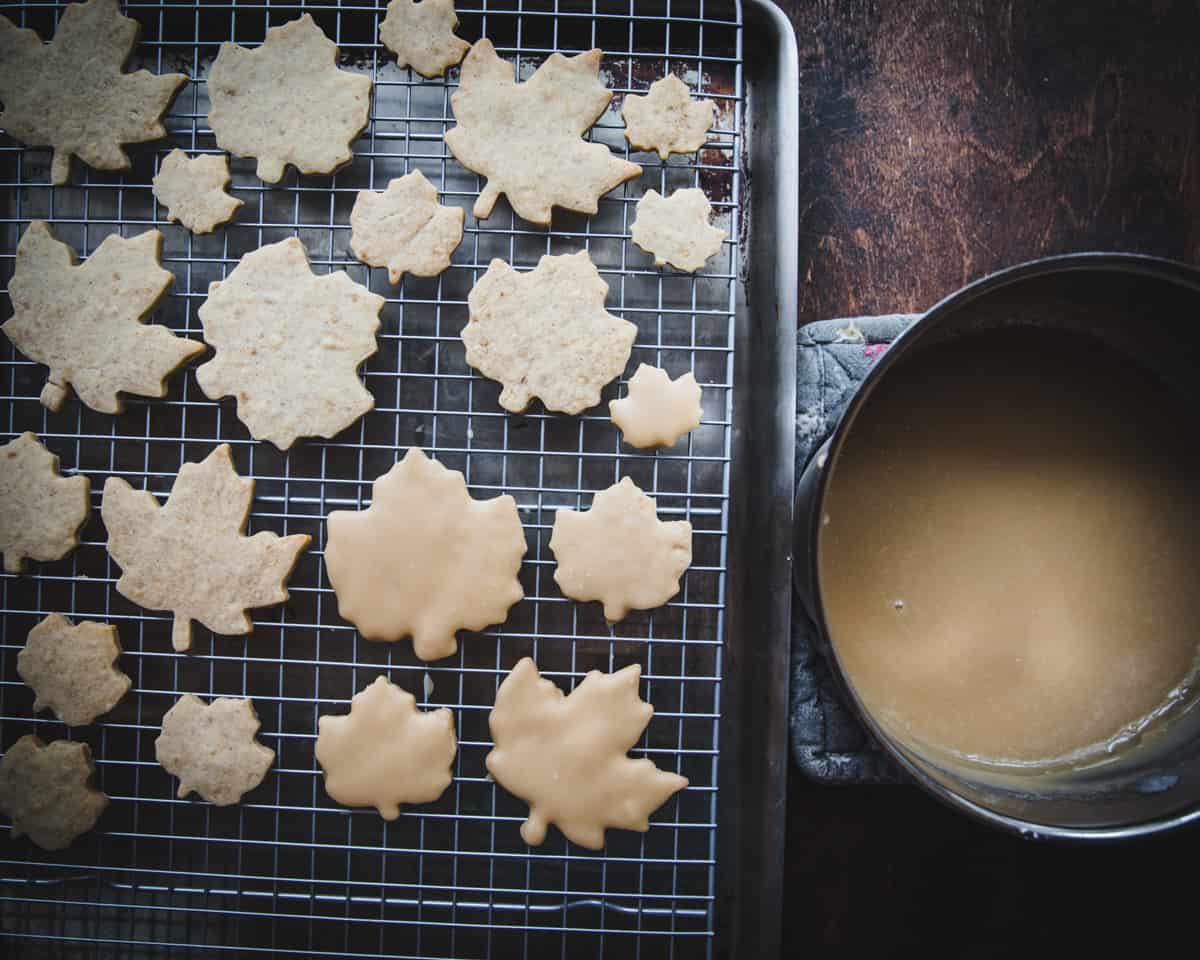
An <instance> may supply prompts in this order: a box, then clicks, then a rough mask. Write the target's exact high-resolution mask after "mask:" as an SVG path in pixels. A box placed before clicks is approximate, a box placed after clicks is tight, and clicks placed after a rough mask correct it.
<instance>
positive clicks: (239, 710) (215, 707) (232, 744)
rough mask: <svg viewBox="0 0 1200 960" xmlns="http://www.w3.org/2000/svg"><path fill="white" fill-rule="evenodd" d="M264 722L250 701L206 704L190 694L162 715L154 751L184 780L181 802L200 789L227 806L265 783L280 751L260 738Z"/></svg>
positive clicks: (217, 803) (223, 700) (204, 795)
mask: <svg viewBox="0 0 1200 960" xmlns="http://www.w3.org/2000/svg"><path fill="white" fill-rule="evenodd" d="M260 726H261V724H260V723H259V720H258V714H257V713H255V712H254V704H253V703H251V702H250V701H249V700H239V699H236V698H233V697H220V698H218V699H216V700H214V701H213V702H212V703H205V702H204V701H203V700H201V699H200V698H199V697H196V696H193V695H192V694H190V693H185V694H184V695H183V696H182V697H180V698H179V699H178V700H176V701H175V705H174V706H173V707H171V709H170V710H168V711H167V712H166V714H165V715H164V716H163V723H162V733H160V734H159V736H158V739H157V740H155V741H154V754H155V757H156V758H157V760H158V762H159V763H161V764H162V766H163V769H165V770H166V771H167V773H169V774H171V776H173V777H178V778H179V789H178V791H176V795H177V796H178V797H179V799H180V800H182V799H183V798H184V797H186V796H187V795H188V794H189V793H191V792H193V791H195V792H196V793H198V794H200V796H201V797H202V798H204V799H205V800H207V801H208V802H209V803H211V804H213V806H217V807H227V806H229V805H230V804H233V803H237V802H238V801H239V800H241V799H242V795H243V794H245V793H247V792H249V791H250V790H253V789H254V788H255V787H257V786H258V785H259V784H260V783H262V781H263V777H265V776H266V775H267V771H268V770H270V769H271V764H272V763H274V762H275V751H274V750H272V749H271V748H270V747H264V746H263V745H262V744H261V743H259V742H258V739H257V738H256V737H255V734H256V733H258V728H259V727H260Z"/></svg>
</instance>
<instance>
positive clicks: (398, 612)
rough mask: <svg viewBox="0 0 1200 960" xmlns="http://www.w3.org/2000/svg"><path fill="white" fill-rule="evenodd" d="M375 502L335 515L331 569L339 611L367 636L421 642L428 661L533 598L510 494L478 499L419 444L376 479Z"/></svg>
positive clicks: (416, 645) (329, 541)
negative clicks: (524, 584)
mask: <svg viewBox="0 0 1200 960" xmlns="http://www.w3.org/2000/svg"><path fill="white" fill-rule="evenodd" d="M371 496H372V499H371V506H370V507H368V508H367V509H366V510H363V511H361V512H355V511H352V510H335V511H334V512H333V513H331V514H330V515H329V524H328V535H327V537H326V543H325V569H326V570H327V571H328V572H329V582H330V583H332V584H333V589H334V592H335V593H336V594H337V599H338V612H339V613H341V615H342V616H343V617H344V618H345V619H347V620H349V621H350V622H351V623H353V624H354V625H355V626H356V627H358V629H359V632H360V633H361V634H362V635H363V636H364V637H365V638H366V639H368V640H400V639H402V638H404V637H407V636H410V635H411V636H412V638H413V650H414V651H415V652H416V654H417V656H418V657H420V658H421V659H422V660H438V659H441V658H442V657H448V656H450V655H451V654H452V653H454V652H455V651H456V650H457V649H458V641H457V640H456V639H455V632H456V631H457V630H460V629H465V630H482V629H483V628H484V627H487V626H489V625H491V624H493V623H501V622H503V621H504V619H505V618H506V617H507V616H508V609H509V607H511V606H512V605H513V604H514V603H516V602H517V601H518V600H520V599H521V597H523V596H524V591H523V590H522V589H521V583H520V581H519V580H518V579H517V574H518V572H519V571H520V569H521V558H522V557H523V556H524V555H525V533H524V531H523V530H522V528H521V519H520V517H519V516H518V514H517V504H516V501H515V500H513V498H512V497H510V496H509V495H508V494H505V495H504V496H501V497H494V498H493V499H491V500H475V499H473V498H472V497H471V495H470V493H468V492H467V482H466V480H465V479H464V478H463V475H462V474H461V473H459V472H458V471H457V470H447V469H446V468H445V467H444V466H442V465H441V464H440V463H438V462H437V461H436V460H430V459H429V458H428V457H426V456H425V454H424V453H422V452H421V450H420V449H418V448H417V447H412V448H411V449H410V450H409V451H408V453H406V454H405V455H404V459H403V460H401V461H400V462H399V463H397V464H396V465H395V466H394V467H392V469H390V470H389V471H388V472H387V473H385V474H384V475H383V476H382V477H380V478H379V479H378V480H376V481H375V485H374V487H373V488H372V495H371Z"/></svg>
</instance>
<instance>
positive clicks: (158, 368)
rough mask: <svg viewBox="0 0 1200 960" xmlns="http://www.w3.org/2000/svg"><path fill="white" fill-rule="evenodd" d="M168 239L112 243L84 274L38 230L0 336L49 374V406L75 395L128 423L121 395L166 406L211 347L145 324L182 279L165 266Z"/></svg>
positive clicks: (21, 251)
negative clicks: (171, 389)
mask: <svg viewBox="0 0 1200 960" xmlns="http://www.w3.org/2000/svg"><path fill="white" fill-rule="evenodd" d="M161 252H162V234H161V233H159V232H158V231H157V230H147V231H146V232H145V233H141V234H138V235H137V236H136V237H130V238H129V239H125V238H124V237H120V236H118V235H117V234H110V235H109V236H107V237H105V238H104V240H103V242H102V243H101V244H100V246H99V247H97V248H96V251H95V252H94V253H93V254H92V255H91V256H90V257H88V259H87V262H86V263H83V264H79V263H78V262H77V261H76V259H75V251H74V250H72V249H71V248H70V247H69V246H67V245H66V244H65V243H63V242H62V241H61V240H59V239H58V238H57V237H56V236H55V235H54V233H53V231H52V230H51V229H50V227H49V226H48V225H47V224H46V223H44V222H43V221H41V220H34V221H33V222H32V223H30V224H29V228H28V229H27V230H26V231H25V233H24V234H23V235H22V237H21V242H20V243H19V244H17V262H16V266H15V268H14V270H13V277H12V280H11V281H10V283H9V287H8V294H9V296H10V297H12V303H13V315H12V317H10V318H9V319H8V320H7V321H6V322H5V323H4V325H3V327H0V329H3V330H4V333H5V335H6V336H7V337H8V339H9V340H11V341H12V343H13V346H14V347H16V348H17V349H18V350H20V351H21V352H22V353H23V354H25V356H27V357H29V358H30V359H31V360H36V361H37V362H38V363H44V364H45V365H46V366H47V367H49V368H50V373H49V376H48V377H47V379H46V386H45V388H44V389H43V390H42V396H41V400H42V404H43V405H44V406H46V407H48V408H49V409H51V410H58V409H59V408H60V407H61V406H62V404H63V401H64V400H66V398H67V396H68V393H69V388H71V387H73V388H74V389H75V392H76V394H78V395H79V399H80V400H82V401H83V402H84V403H85V404H86V405H87V406H89V407H91V408H92V409H93V410H98V411H99V412H100V413H120V412H121V411H122V410H123V409H124V408H125V403H124V400H123V399H122V397H121V393H132V394H136V395H138V396H142V397H161V396H164V395H165V394H166V392H167V387H166V383H165V381H166V378H167V377H168V376H170V375H171V373H173V372H174V371H175V370H176V369H178V368H179V366H180V365H181V364H183V363H184V362H185V361H187V360H188V359H189V358H191V357H194V356H195V355H196V354H198V353H203V352H204V344H202V343H196V342H195V341H194V340H185V339H184V338H183V337H178V336H176V335H175V334H174V333H172V332H171V331H170V330H169V329H168V328H167V327H164V326H163V325H162V324H161V323H145V322H144V321H145V318H146V315H147V314H149V313H150V311H151V310H153V309H154V307H155V306H156V305H157V304H158V301H159V300H161V299H162V296H163V294H164V293H166V292H167V288H168V287H169V286H171V284H172V283H174V282H175V276H174V274H172V273H171V272H170V271H169V270H164V269H163V268H162V267H161V266H160V265H159V254H160V253H161Z"/></svg>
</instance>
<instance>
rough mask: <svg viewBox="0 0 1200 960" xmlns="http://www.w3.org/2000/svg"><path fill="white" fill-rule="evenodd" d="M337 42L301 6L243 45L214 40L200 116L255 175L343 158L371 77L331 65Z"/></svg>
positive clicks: (275, 176) (274, 179)
mask: <svg viewBox="0 0 1200 960" xmlns="http://www.w3.org/2000/svg"><path fill="white" fill-rule="evenodd" d="M337 57H338V48H337V44H335V43H334V42H333V41H332V40H330V39H329V38H328V37H326V36H325V34H324V33H322V32H321V28H320V27H318V26H317V25H316V23H315V22H313V18H312V16H311V15H309V14H307V13H306V14H304V16H302V17H301V18H300V19H299V20H293V21H291V22H290V23H285V24H284V25H283V26H280V27H272V28H271V29H270V30H268V31H267V38H266V40H265V41H263V45H262V46H261V47H259V48H257V49H256V50H247V49H245V48H244V47H239V46H238V45H237V44H235V43H229V42H226V43H223V44H221V50H220V52H219V53H218V54H217V59H216V60H214V61H213V65H212V69H211V70H210V71H209V74H208V96H209V99H210V100H211V101H212V106H211V107H210V108H209V111H208V123H209V126H211V127H212V131H213V134H214V135H215V136H216V138H217V146H219V147H220V148H221V149H222V150H228V151H229V152H230V153H232V154H234V155H236V156H239V157H255V158H257V159H258V177H259V179H260V180H265V181H266V182H267V183H278V182H279V181H280V180H282V179H283V172H284V168H285V167H286V166H287V165H288V164H289V163H290V164H292V165H293V166H294V167H296V169H297V170H299V171H300V172H301V173H333V171H335V170H336V169H337V168H338V167H340V166H342V165H344V164H346V163H349V162H350V158H351V157H352V156H353V151H352V150H351V149H350V145H351V144H352V143H353V142H354V141H355V139H356V138H357V137H358V135H359V134H360V133H362V131H363V130H364V129H365V128H366V126H367V117H368V114H369V112H370V106H371V80H370V78H369V77H367V76H364V75H363V74H361V73H351V72H350V71H349V70H339V69H338V66H337Z"/></svg>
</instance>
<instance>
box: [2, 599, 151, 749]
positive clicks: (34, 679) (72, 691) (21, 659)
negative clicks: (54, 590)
mask: <svg viewBox="0 0 1200 960" xmlns="http://www.w3.org/2000/svg"><path fill="white" fill-rule="evenodd" d="M120 655H121V644H120V642H118V640H117V628H116V627H112V626H108V625H107V624H103V623H93V622H92V621H91V620H84V621H83V622H82V623H80V624H79V626H75V625H74V624H73V623H71V621H70V620H68V619H67V618H66V617H64V616H63V615H62V614H61V613H52V614H50V616H48V617H46V619H44V620H43V621H42V622H41V623H39V624H38V625H37V626H36V627H34V628H33V629H32V630H31V631H29V637H28V638H27V639H26V640H25V646H24V647H23V648H22V649H21V652H20V653H19V654H17V673H18V674H19V675H20V677H21V679H22V680H24V681H25V682H26V683H27V684H29V686H30V687H31V688H33V692H34V694H35V696H36V699H35V700H34V701H33V712H34V713H37V712H38V711H39V710H45V709H46V708H47V707H48V708H50V709H51V710H53V711H54V715H55V716H56V717H58V719H59V720H61V721H62V722H63V723H65V724H66V725H67V726H68V727H78V726H82V725H84V724H87V723H91V722H92V721H93V720H95V719H96V718H97V717H98V716H100V715H101V714H105V713H108V711H109V710H111V709H112V708H113V707H115V706H116V705H117V703H118V701H119V700H120V699H121V698H122V697H123V696H125V694H126V693H128V692H129V687H130V683H131V681H130V679H129V677H128V676H126V675H125V674H124V673H123V672H122V671H121V670H120V669H118V668H117V666H116V662H117V658H118V657H119V656H120Z"/></svg>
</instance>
